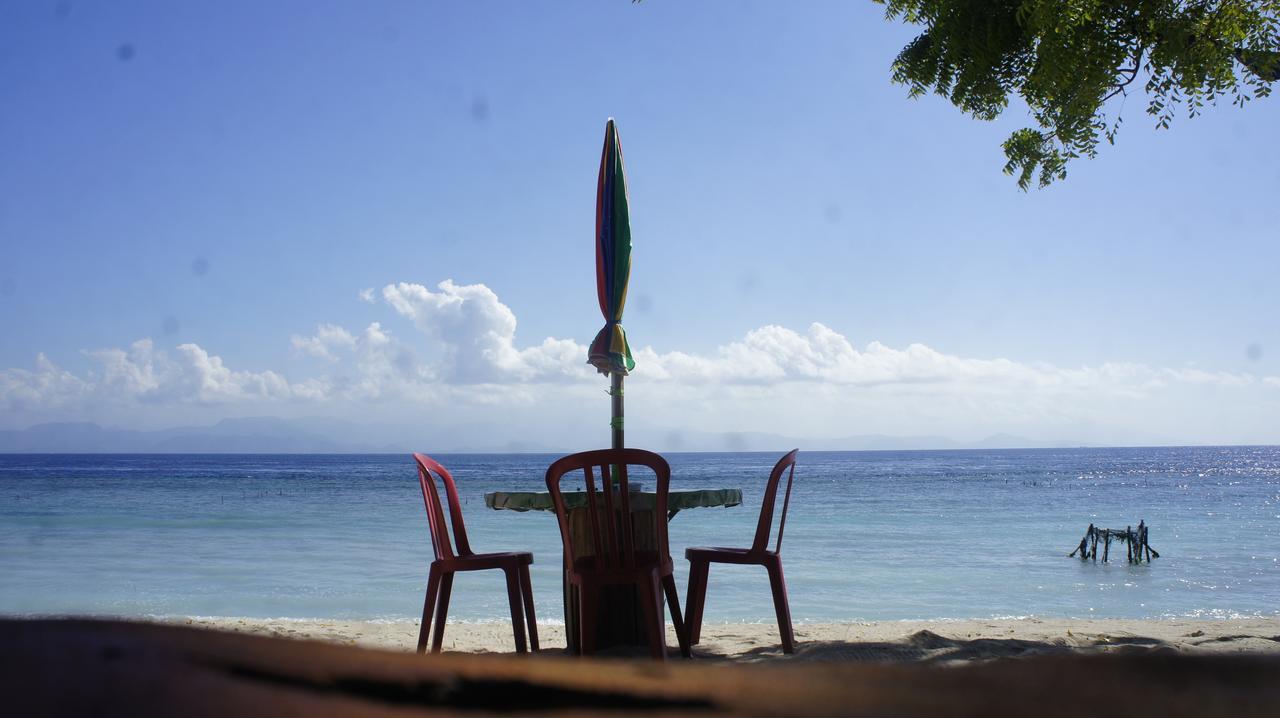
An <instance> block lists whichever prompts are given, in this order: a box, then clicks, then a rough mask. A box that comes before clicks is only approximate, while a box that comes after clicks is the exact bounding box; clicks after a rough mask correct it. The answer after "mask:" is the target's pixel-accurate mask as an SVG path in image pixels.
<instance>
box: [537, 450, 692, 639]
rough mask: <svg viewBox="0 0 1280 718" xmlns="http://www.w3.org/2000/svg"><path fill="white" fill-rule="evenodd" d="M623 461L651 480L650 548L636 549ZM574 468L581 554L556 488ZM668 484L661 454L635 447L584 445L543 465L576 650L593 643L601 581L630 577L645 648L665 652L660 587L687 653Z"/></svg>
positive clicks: (626, 581) (668, 471)
mask: <svg viewBox="0 0 1280 718" xmlns="http://www.w3.org/2000/svg"><path fill="white" fill-rule="evenodd" d="M629 465H630V466H645V467H648V468H649V469H650V470H652V471H653V473H654V475H655V477H656V480H657V486H656V496H655V506H654V511H653V517H654V519H653V520H654V527H653V528H654V541H655V544H656V550H638V549H636V547H635V534H634V524H633V518H632V514H631V496H630V484H629V483H628V480H627V467H628V466H629ZM579 470H581V471H582V472H583V478H584V484H585V487H586V492H587V502H586V510H587V511H588V519H587V522H586V524H587V533H588V534H589V537H588V538H589V539H590V540H589V541H586V542H585V543H587V545H589V546H591V547H592V551H591V553H590V554H589V555H580V554H579V551H577V550H575V548H574V544H573V539H574V537H573V536H572V535H571V532H570V524H569V513H568V509H567V508H566V506H565V500H564V495H563V494H562V493H561V491H560V480H561V478H562V477H564V475H565V474H567V473H569V472H571V471H579ZM615 472H616V474H615ZM597 474H598V475H599V477H600V485H599V487H597V485H596V476H597ZM670 485H671V467H670V466H668V465H667V462H666V460H665V459H663V458H662V457H661V456H658V455H657V454H655V453H653V452H651V451H644V450H641V449H601V450H598V451H585V452H582V453H579V454H571V455H569V456H566V457H564V458H561V459H558V460H557V461H556V462H555V463H553V464H551V466H550V467H549V468H548V469H547V489H548V490H549V491H550V492H551V500H552V502H553V503H554V504H555V510H556V519H557V520H558V522H559V524H560V540H561V541H562V542H563V544H564V561H565V578H566V581H567V582H568V583H569V585H570V586H571V588H572V590H574V591H577V594H578V606H579V608H580V612H579V616H578V628H579V631H580V637H579V640H578V650H579V651H580V652H581V653H583V654H590V653H593V652H594V651H595V648H596V622H597V619H598V617H599V612H600V602H601V596H602V593H603V591H602V589H603V588H604V586H606V585H616V584H633V585H635V587H636V590H637V592H638V594H639V600H640V608H641V610H642V611H643V613H644V623H645V631H646V632H647V633H648V636H649V648H650V652H651V654H652V656H653V657H654V658H655V659H658V660H660V661H665V660H666V658H667V639H666V629H665V628H664V623H665V619H664V615H663V605H662V597H663V593H664V592H665V593H666V598H667V604H668V605H669V606H670V608H671V622H672V623H673V624H675V628H676V635H677V636H678V637H679V641H680V653H681V655H683V656H685V657H686V658H687V657H689V641H688V634H687V633H686V632H685V628H684V623H683V621H682V620H681V618H680V599H679V594H678V593H677V592H676V581H675V577H674V576H673V575H672V563H671V553H670V551H669V549H668V547H667V493H668V491H669V489H670ZM582 553H583V554H585V553H586V552H582Z"/></svg>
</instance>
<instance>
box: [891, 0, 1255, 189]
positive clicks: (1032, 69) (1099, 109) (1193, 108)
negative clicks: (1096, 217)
mask: <svg viewBox="0 0 1280 718" xmlns="http://www.w3.org/2000/svg"><path fill="white" fill-rule="evenodd" d="M878 1H879V2H881V3H882V4H884V5H885V7H886V15H887V17H888V18H889V19H891V20H904V21H906V22H909V23H913V24H917V25H922V26H923V27H924V31H923V32H922V33H921V34H920V35H919V36H918V37H917V38H916V39H915V40H913V41H912V42H911V43H910V44H908V45H907V46H906V47H905V48H903V50H902V52H901V53H899V54H898V57H897V58H896V59H895V60H894V62H893V80H894V81H895V82H898V83H901V84H904V85H906V86H907V87H908V88H910V94H911V96H912V97H918V96H921V95H924V94H926V93H929V92H935V93H937V94H939V95H942V96H944V97H946V98H948V99H949V100H951V102H952V103H954V104H955V105H956V106H957V107H959V108H960V109H961V111H963V112H965V113H968V114H970V115H973V116H974V117H976V118H979V119H984V120H990V119H994V118H995V117H997V116H999V115H1000V113H1001V112H1003V111H1004V110H1005V108H1006V107H1008V105H1009V101H1010V97H1011V96H1012V95H1015V94H1016V95H1018V96H1019V97H1021V98H1022V100H1023V101H1024V102H1025V103H1026V105H1027V107H1028V108H1029V109H1030V114H1031V117H1032V118H1033V119H1034V121H1035V123H1036V125H1038V127H1034V128H1031V127H1029V128H1025V129H1021V130H1018V131H1016V132H1014V133H1013V134H1012V135H1010V136H1009V138H1008V139H1007V140H1005V142H1004V153H1005V159H1006V162H1005V166H1004V171H1005V173H1006V174H1010V175H1014V176H1016V177H1017V179H1018V186H1019V187H1021V188H1022V189H1024V190H1025V189H1027V187H1029V186H1030V185H1031V183H1032V182H1038V183H1039V186H1041V187H1044V186H1046V185H1048V184H1050V183H1051V182H1053V181H1054V180H1057V179H1062V178H1064V177H1066V174H1067V170H1066V167H1067V163H1068V161H1070V160H1072V159H1074V158H1077V157H1080V156H1085V157H1094V156H1096V155H1097V151H1098V145H1099V143H1100V141H1101V140H1103V139H1105V140H1106V141H1107V142H1109V143H1114V141H1115V138H1116V132H1117V130H1119V128H1120V123H1121V122H1122V117H1121V113H1122V111H1123V108H1124V101H1125V99H1126V98H1127V97H1128V95H1129V94H1130V93H1131V92H1134V91H1135V90H1138V89H1139V88H1141V89H1142V90H1143V91H1144V92H1145V96H1146V103H1147V107H1146V111H1147V114H1149V115H1151V116H1152V117H1153V118H1154V120H1155V124H1156V126H1157V127H1161V128H1168V126H1169V123H1170V122H1171V121H1172V120H1173V118H1174V116H1175V114H1177V113H1179V112H1182V111H1185V112H1186V114H1187V115H1188V116H1190V117H1194V116H1196V115H1197V114H1199V113H1200V112H1201V110H1202V109H1203V108H1204V106H1205V105H1206V104H1208V105H1213V104H1216V103H1217V102H1218V100H1219V99H1222V98H1230V99H1231V102H1232V104H1234V105H1237V106H1239V107H1244V106H1245V105H1246V104H1247V103H1248V102H1250V101H1251V100H1253V99H1255V98H1261V97H1265V96H1266V95H1267V94H1268V93H1269V92H1270V89H1271V84H1272V83H1274V82H1275V81H1276V80H1277V79H1278V78H1280V33H1278V29H1280V0H1269V1H1257V0H1253V1H1249V0H1200V1H1194V2H1187V1H1179V0H878ZM1139 78H1142V80H1143V81H1144V82H1141V83H1137V84H1135V82H1136V81H1137V80H1138V79H1139Z"/></svg>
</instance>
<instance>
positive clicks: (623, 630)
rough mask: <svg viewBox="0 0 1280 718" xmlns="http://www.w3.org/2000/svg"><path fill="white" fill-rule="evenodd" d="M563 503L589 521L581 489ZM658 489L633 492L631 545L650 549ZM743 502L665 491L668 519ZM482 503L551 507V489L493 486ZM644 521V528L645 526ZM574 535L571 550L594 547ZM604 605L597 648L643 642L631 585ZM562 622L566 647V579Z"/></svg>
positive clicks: (720, 493) (571, 629) (573, 640)
mask: <svg viewBox="0 0 1280 718" xmlns="http://www.w3.org/2000/svg"><path fill="white" fill-rule="evenodd" d="M563 496H564V503H565V507H566V508H567V509H568V510H569V522H570V525H571V526H573V525H575V524H582V525H584V526H585V524H586V521H587V515H586V512H585V511H583V510H582V509H583V508H585V507H586V505H587V493H586V492H585V491H566V492H565V493H564V494H563ZM656 498H657V497H656V494H654V493H653V492H652V491H643V490H640V491H632V492H631V513H632V514H633V515H635V517H636V519H637V520H636V521H634V523H633V525H634V527H635V546H636V548H637V549H643V548H648V549H654V548H656V546H655V540H654V536H653V530H652V526H653V521H652V520H651V519H649V518H648V517H650V516H652V514H653V509H654V504H655V501H656ZM741 503H742V489H694V490H690V491H671V492H669V493H668V494H667V520H668V521H670V520H671V519H672V518H673V517H674V516H675V515H676V514H677V513H679V512H681V511H684V510H685V509H695V508H709V507H715V506H723V507H726V508H727V507H730V506H737V505H739V504H741ZM484 504H485V506H488V507H489V508H491V509H495V510H499V511H554V510H555V505H554V504H553V503H552V501H551V493H550V492H547V491H493V492H490V493H487V494H485V495H484ZM646 527H647V528H646ZM570 533H571V534H572V535H573V536H574V552H575V553H577V554H579V555H589V554H590V553H591V552H592V547H591V544H590V541H589V540H587V539H586V538H585V537H584V538H583V540H582V541H581V543H579V541H578V540H577V537H579V536H583V535H584V534H585V532H577V531H573V530H572V529H571V531H570ZM603 607H604V610H601V611H600V626H599V629H598V630H597V644H598V647H599V648H605V647H608V646H611V645H645V644H646V642H647V639H646V638H645V634H644V630H643V617H642V615H641V613H640V606H639V605H638V603H637V601H636V599H635V595H634V592H633V591H629V590H621V591H611V595H610V596H609V597H608V598H607V599H606V600H605V601H604V602H603ZM564 624H565V639H566V641H567V642H568V644H569V650H571V651H573V652H575V653H576V652H577V649H578V630H577V627H578V610H577V600H576V598H575V597H574V595H573V592H572V591H570V590H569V583H568V581H567V580H566V581H565V582H564Z"/></svg>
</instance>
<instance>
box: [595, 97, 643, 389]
mask: <svg viewBox="0 0 1280 718" xmlns="http://www.w3.org/2000/svg"><path fill="white" fill-rule="evenodd" d="M630 278H631V217H630V213H629V212H628V209H627V176H626V171H625V170H624V169H623V166H622V145H621V143H620V142H619V141H618V126H617V125H616V124H614V122H613V118H609V121H608V122H607V123H606V124H605V128H604V151H603V152H601V154H600V178H599V180H597V182H596V295H597V297H598V298H599V300H600V313H601V314H603V315H604V319H605V325H604V328H603V329H601V330H600V332H599V333H598V334H596V338H595V341H593V342H591V349H590V351H589V353H588V358H587V362H588V363H589V364H591V365H593V366H595V368H596V370H597V371H599V372H600V373H601V374H606V375H607V374H612V373H614V372H617V373H619V374H622V375H623V376H626V375H627V374H628V373H629V372H630V371H631V370H632V369H635V368H636V362H635V360H634V359H632V358H631V347H630V346H629V345H628V344H627V333H626V332H625V331H623V329H622V310H623V309H624V308H625V307H626V304H627V281H628V280H629V279H630Z"/></svg>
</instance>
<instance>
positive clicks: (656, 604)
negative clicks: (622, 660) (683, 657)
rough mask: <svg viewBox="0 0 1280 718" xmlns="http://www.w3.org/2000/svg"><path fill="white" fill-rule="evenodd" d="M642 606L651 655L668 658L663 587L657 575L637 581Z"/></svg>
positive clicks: (659, 659)
mask: <svg viewBox="0 0 1280 718" xmlns="http://www.w3.org/2000/svg"><path fill="white" fill-rule="evenodd" d="M636 593H637V594H639V599H640V608H641V609H642V610H643V611H644V628H645V632H646V633H648V634H649V655H651V656H652V657H653V658H654V660H657V661H665V660H667V632H666V631H665V630H664V629H663V626H662V587H661V586H660V585H659V580H658V577H657V576H653V577H652V578H649V579H643V580H641V581H637V582H636Z"/></svg>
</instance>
